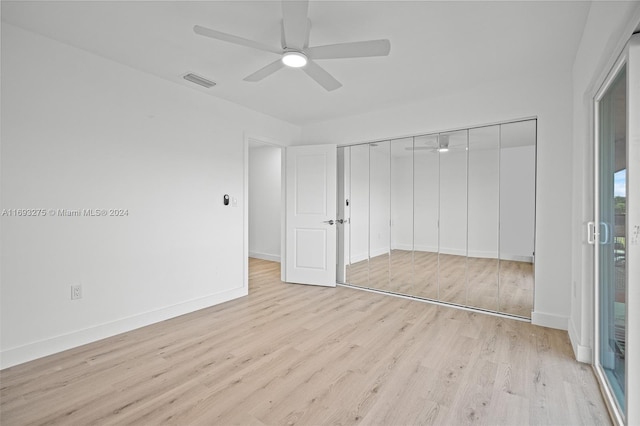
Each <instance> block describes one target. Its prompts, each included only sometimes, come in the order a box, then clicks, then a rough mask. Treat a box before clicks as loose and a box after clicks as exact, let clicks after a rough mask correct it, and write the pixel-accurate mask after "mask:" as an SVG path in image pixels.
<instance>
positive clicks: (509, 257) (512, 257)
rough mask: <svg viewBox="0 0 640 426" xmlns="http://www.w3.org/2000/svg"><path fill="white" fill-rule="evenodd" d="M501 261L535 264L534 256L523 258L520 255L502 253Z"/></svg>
mask: <svg viewBox="0 0 640 426" xmlns="http://www.w3.org/2000/svg"><path fill="white" fill-rule="evenodd" d="M500 260H513V261H515V262H527V263H533V256H521V255H519V254H509V253H500Z"/></svg>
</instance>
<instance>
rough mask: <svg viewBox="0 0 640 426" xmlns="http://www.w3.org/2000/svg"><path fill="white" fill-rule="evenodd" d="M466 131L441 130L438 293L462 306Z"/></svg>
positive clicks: (463, 290)
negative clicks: (442, 131)
mask: <svg viewBox="0 0 640 426" xmlns="http://www.w3.org/2000/svg"><path fill="white" fill-rule="evenodd" d="M467 142H468V131H467V130H462V131H458V132H452V133H441V134H440V135H439V136H438V144H439V148H438V149H439V154H440V253H439V255H438V264H439V280H438V283H439V296H440V300H442V301H443V302H449V303H456V304H459V305H465V304H466V302H467V298H466V284H467Z"/></svg>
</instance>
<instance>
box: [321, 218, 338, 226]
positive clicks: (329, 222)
mask: <svg viewBox="0 0 640 426" xmlns="http://www.w3.org/2000/svg"><path fill="white" fill-rule="evenodd" d="M322 223H328V224H329V225H333V224H334V223H335V222H334V221H333V219H331V220H325V221H324V222H322Z"/></svg>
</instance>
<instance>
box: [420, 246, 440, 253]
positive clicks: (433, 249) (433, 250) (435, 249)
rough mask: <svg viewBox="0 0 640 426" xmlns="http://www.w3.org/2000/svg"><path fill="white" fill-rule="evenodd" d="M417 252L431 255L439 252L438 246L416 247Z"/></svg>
mask: <svg viewBox="0 0 640 426" xmlns="http://www.w3.org/2000/svg"><path fill="white" fill-rule="evenodd" d="M415 251H426V252H429V253H437V252H438V246H421V245H416V248H415Z"/></svg>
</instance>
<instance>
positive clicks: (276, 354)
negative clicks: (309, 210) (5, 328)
mask: <svg viewBox="0 0 640 426" xmlns="http://www.w3.org/2000/svg"><path fill="white" fill-rule="evenodd" d="M250 265H251V273H250V294H249V296H247V297H244V298H241V299H237V300H234V301H231V302H227V303H224V304H221V305H218V306H214V307H211V308H207V309H203V310H200V311H197V312H194V313H191V314H188V315H184V316H181V317H178V318H174V319H171V320H168V321H164V322H162V323H158V324H154V325H151V326H148V327H144V328H141V329H138V330H135V331H132V332H128V333H124V334H121V335H118V336H114V337H112V338H109V339H105V340H102V341H99V342H95V343H92V344H89V345H85V346H82V347H79V348H75V349H72V350H69V351H66V352H62V353H59V354H56V355H52V356H49V357H46V358H42V359H39V360H35V361H32V362H29V363H25V364H22V365H19V366H15V367H12V368H9V369H5V370H3V371H1V372H0V382H1V394H0V395H1V397H0V410H1V411H0V413H1V422H2V425H7V426H8V425H27V424H65V425H88V424H113V425H126V424H135V425H156V424H175V425H211V424H220V425H232V424H241V425H265V424H266V425H284V424H287V425H289V424H301V425H317V424H343V425H346V424H367V425H368V424H381V425H412V424H434V425H464V424H505V425H526V424H549V425H550V424H554V425H559V424H562V425H571V424H574V425H578V424H580V425H584V424H597V425H605V424H610V421H609V417H608V415H607V411H606V409H605V406H604V403H603V401H602V398H601V396H600V393H599V390H598V386H597V384H596V380H595V377H594V375H593V372H592V370H591V367H590V366H588V365H585V364H580V363H578V362H576V361H575V360H574V358H573V355H572V350H571V347H570V345H569V340H568V336H567V333H566V332H564V331H559V330H552V329H548V328H542V327H536V326H532V325H531V324H528V323H525V322H522V321H516V320H509V319H505V318H498V317H493V316H489V315H482V314H477V313H473V312H468V311H463V310H459V309H453V308H448V307H442V306H436V305H432V304H428V303H422V302H419V301H413V300H406V299H400V298H393V297H388V296H384V295H380V294H375V293H370V292H365V291H360V290H357V289H351V288H345V287H338V288H324V287H314V286H304V285H294V284H285V283H282V282H280V279H279V264H277V263H273V262H267V261H263V260H254V259H252V260H251V262H250Z"/></svg>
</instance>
